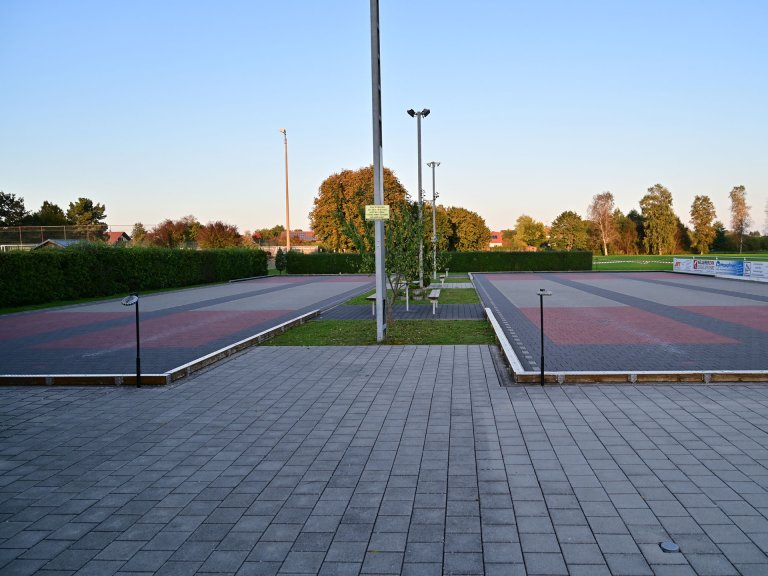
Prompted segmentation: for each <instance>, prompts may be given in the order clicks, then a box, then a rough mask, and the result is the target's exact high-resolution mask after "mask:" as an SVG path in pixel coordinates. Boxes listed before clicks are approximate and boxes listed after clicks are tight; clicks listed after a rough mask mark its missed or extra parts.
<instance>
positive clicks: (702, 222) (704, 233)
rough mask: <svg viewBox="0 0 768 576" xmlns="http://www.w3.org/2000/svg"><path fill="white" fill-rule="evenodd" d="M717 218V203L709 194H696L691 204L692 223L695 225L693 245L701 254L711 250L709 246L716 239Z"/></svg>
mask: <svg viewBox="0 0 768 576" xmlns="http://www.w3.org/2000/svg"><path fill="white" fill-rule="evenodd" d="M715 218H717V214H715V205H714V204H713V203H712V200H710V198H709V196H696V197H695V198H694V199H693V204H691V224H692V225H693V232H692V234H691V236H692V238H691V240H692V242H691V247H692V248H694V249H696V250H698V251H699V253H700V254H706V253H707V252H709V247H710V246H711V245H712V242H714V240H715V236H716V235H717V231H716V230H715Z"/></svg>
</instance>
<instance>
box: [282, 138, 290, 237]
mask: <svg viewBox="0 0 768 576" xmlns="http://www.w3.org/2000/svg"><path fill="white" fill-rule="evenodd" d="M280 132H282V133H283V139H284V141H285V250H286V252H290V251H291V215H290V210H289V207H288V133H287V132H286V130H285V128H280Z"/></svg>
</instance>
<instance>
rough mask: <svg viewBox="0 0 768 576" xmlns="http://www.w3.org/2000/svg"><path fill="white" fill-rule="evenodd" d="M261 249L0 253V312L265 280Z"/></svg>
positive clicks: (91, 247)
mask: <svg viewBox="0 0 768 576" xmlns="http://www.w3.org/2000/svg"><path fill="white" fill-rule="evenodd" d="M266 274H267V256H266V253H264V252H262V251H261V250H248V249H244V248H230V249H222V250H173V249H167V248H122V249H119V248H111V247H108V246H103V245H98V244H95V245H80V246H73V247H70V248H66V249H63V250H58V249H48V250H34V251H30V252H1V253H0V307H10V306H24V305H27V304H43V303H46V302H55V301H59V300H74V299H77V298H89V297H94V296H112V295H115V294H122V293H126V292H139V291H143V290H154V289H158V288H179V287H183V286H191V285H194V284H207V283H211V282H223V281H227V280H232V279H234V278H247V277H250V276H265V275H266Z"/></svg>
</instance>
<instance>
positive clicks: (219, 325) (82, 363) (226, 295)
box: [0, 275, 373, 375]
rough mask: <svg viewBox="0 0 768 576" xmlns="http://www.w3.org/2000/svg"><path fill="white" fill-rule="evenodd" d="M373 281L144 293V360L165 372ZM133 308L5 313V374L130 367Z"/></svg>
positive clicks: (105, 304) (1, 329) (1, 365)
mask: <svg viewBox="0 0 768 576" xmlns="http://www.w3.org/2000/svg"><path fill="white" fill-rule="evenodd" d="M371 286H373V278H372V277H371V276H362V275H360V276H354V275H344V276H271V277H268V278H260V279H254V280H250V281H245V282H233V283H230V284H217V285H213V286H204V287H200V288H188V289H184V290H174V291H171V292H163V293H156V294H148V295H146V296H142V298H141V301H140V307H141V309H140V315H141V365H142V370H143V371H144V372H145V373H153V372H154V373H163V372H166V371H168V370H171V369H173V368H175V367H177V366H181V365H182V364H186V363H188V362H191V361H193V360H195V359H197V358H200V357H202V356H205V355H206V354H210V353H212V352H214V351H216V350H219V349H221V348H223V347H226V346H229V345H231V344H234V343H235V342H238V341H239V340H242V339H244V338H247V337H249V336H252V335H254V334H257V333H259V332H261V331H264V330H267V329H269V328H271V327H273V326H277V325H279V324H281V323H283V322H286V321H288V320H291V319H293V318H296V317H297V316H300V315H302V314H305V313H307V312H310V311H312V310H317V309H325V308H329V307H332V306H335V305H336V304H338V303H340V302H343V301H345V300H346V299H348V298H350V297H352V296H354V295H356V294H358V293H360V292H361V291H363V290H365V289H367V288H369V287H371ZM135 358H136V332H135V309H134V308H127V307H125V306H121V305H120V300H119V299H115V300H108V301H101V302H98V303H94V304H83V305H75V306H66V307H60V308H54V309H49V310H40V311H35V312H24V313H20V314H9V315H5V316H0V375H3V374H22V375H23V374H131V373H133V372H134V371H135Z"/></svg>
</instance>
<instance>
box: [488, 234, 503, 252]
mask: <svg viewBox="0 0 768 576" xmlns="http://www.w3.org/2000/svg"><path fill="white" fill-rule="evenodd" d="M501 244H502V242H501V232H491V242H490V244H488V246H489V247H490V248H497V247H499V246H501Z"/></svg>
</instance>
